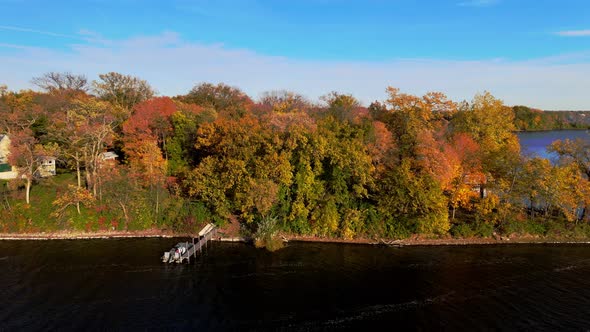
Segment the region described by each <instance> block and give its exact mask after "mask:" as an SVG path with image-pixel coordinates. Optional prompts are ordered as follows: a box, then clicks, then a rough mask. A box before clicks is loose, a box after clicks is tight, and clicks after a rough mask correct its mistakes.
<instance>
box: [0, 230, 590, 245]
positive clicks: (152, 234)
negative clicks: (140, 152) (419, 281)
mask: <svg viewBox="0 0 590 332" xmlns="http://www.w3.org/2000/svg"><path fill="white" fill-rule="evenodd" d="M189 236H190V235H187V234H176V233H172V232H163V231H158V230H147V231H133V232H132V231H127V232H125V231H121V232H92V233H87V232H71V231H70V232H55V233H0V240H90V239H133V238H175V237H177V238H178V237H189ZM282 239H283V241H284V242H317V243H342V244H363V245H385V246H392V247H403V246H467V245H498V244H590V239H570V238H564V239H556V238H541V237H511V238H504V237H502V238H465V239H463V238H451V237H448V238H437V239H433V238H420V237H413V238H409V239H404V240H385V239H381V240H375V239H352V240H346V239H339V238H322V237H312V236H289V235H283V236H282ZM214 240H216V241H221V242H251V239H248V238H244V237H240V236H230V235H227V234H224V235H223V236H221V237H217V238H215V239H214Z"/></svg>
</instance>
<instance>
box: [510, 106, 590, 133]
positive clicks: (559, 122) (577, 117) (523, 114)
mask: <svg viewBox="0 0 590 332" xmlns="http://www.w3.org/2000/svg"><path fill="white" fill-rule="evenodd" d="M513 110H514V115H515V119H514V124H515V125H516V129H517V130H521V131H535V130H558V129H589V128H590V111H541V110H538V109H533V108H529V107H526V106H514V107H513Z"/></svg>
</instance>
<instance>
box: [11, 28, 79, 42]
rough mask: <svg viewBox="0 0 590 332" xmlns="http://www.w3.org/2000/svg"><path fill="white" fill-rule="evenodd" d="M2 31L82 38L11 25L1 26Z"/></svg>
mask: <svg viewBox="0 0 590 332" xmlns="http://www.w3.org/2000/svg"><path fill="white" fill-rule="evenodd" d="M0 30H9V31H18V32H29V33H35V34H38V35H45V36H52V37H60V38H73V39H80V37H78V36H75V35H66V34H63V33H55V32H51V31H45V30H36V29H29V28H23V27H15V26H10V25H0Z"/></svg>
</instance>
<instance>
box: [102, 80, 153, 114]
mask: <svg viewBox="0 0 590 332" xmlns="http://www.w3.org/2000/svg"><path fill="white" fill-rule="evenodd" d="M98 77H99V79H98V80H96V81H92V90H93V91H94V93H96V95H97V96H98V97H99V98H100V99H103V100H105V101H108V102H110V103H112V104H114V105H116V106H120V107H123V108H124V109H127V110H130V109H131V108H132V107H133V106H134V105H135V104H138V103H140V102H142V101H144V100H148V99H150V98H151V97H153V96H154V94H155V91H154V89H153V88H152V87H151V86H150V85H149V83H148V82H147V81H145V80H142V79H140V78H137V77H134V76H131V75H123V74H120V73H115V72H110V73H107V74H100V75H98Z"/></svg>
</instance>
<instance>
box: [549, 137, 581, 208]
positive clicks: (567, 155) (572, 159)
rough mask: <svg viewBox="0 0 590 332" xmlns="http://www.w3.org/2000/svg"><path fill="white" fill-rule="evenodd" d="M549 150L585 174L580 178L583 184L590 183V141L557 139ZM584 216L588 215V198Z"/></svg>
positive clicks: (562, 162)
mask: <svg viewBox="0 0 590 332" xmlns="http://www.w3.org/2000/svg"><path fill="white" fill-rule="evenodd" d="M549 151H551V152H554V153H556V154H557V155H558V156H559V159H560V162H561V164H562V165H572V166H574V167H576V168H577V169H578V170H579V171H580V173H581V174H583V175H584V177H583V178H582V179H580V181H581V182H583V183H582V185H584V183H585V185H586V186H587V185H588V184H589V183H590V143H588V141H585V140H583V139H576V140H570V139H566V140H563V141H562V140H557V141H555V142H553V143H552V144H551V145H550V146H549ZM584 204H585V205H584V209H583V211H582V218H584V217H586V215H588V207H589V203H588V199H586V200H585V202H584Z"/></svg>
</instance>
